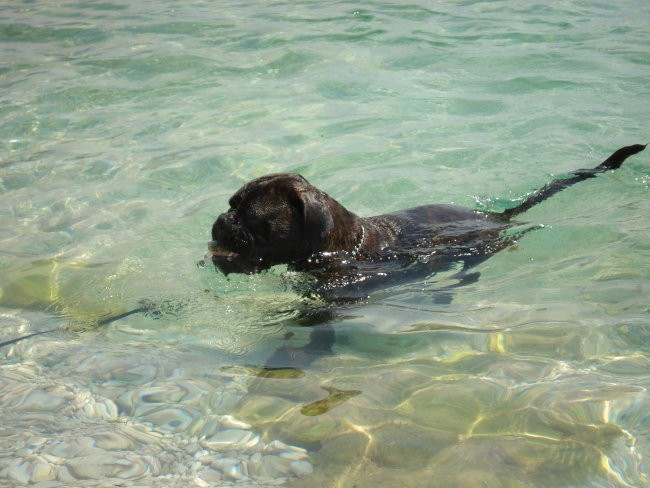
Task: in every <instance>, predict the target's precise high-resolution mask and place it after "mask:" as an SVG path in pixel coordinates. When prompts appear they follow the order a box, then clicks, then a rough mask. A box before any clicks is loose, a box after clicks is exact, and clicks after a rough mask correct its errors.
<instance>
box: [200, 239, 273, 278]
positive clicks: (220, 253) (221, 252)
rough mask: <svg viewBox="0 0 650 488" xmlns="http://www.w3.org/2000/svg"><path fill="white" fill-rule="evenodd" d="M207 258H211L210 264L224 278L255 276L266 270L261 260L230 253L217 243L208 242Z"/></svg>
mask: <svg viewBox="0 0 650 488" xmlns="http://www.w3.org/2000/svg"><path fill="white" fill-rule="evenodd" d="M207 257H211V258H212V263H213V264H214V265H215V266H216V267H217V268H219V270H220V271H221V272H222V273H223V274H224V275H226V276H228V275H229V274H230V273H244V274H255V273H259V272H260V271H262V270H263V269H266V268H268V266H265V265H264V264H263V261H262V259H260V258H256V257H252V256H247V255H243V254H241V253H238V252H234V251H231V250H229V249H227V248H225V247H224V246H222V245H221V244H219V242H217V241H210V242H208V252H207V254H206V258H207Z"/></svg>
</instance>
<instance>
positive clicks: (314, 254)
mask: <svg viewBox="0 0 650 488" xmlns="http://www.w3.org/2000/svg"><path fill="white" fill-rule="evenodd" d="M644 148H645V146H643V145H639V144H637V145H633V146H627V147H623V148H621V149H619V150H618V151H616V152H615V153H614V154H612V155H611V156H610V157H609V158H608V159H607V160H606V161H604V162H603V163H601V164H600V165H598V166H596V167H595V168H593V169H580V170H577V171H574V172H572V173H570V175H569V176H568V177H567V178H564V179H557V180H554V181H551V182H550V183H549V184H547V185H546V186H544V187H543V188H541V189H540V190H539V191H537V192H535V193H533V194H532V195H531V196H529V197H528V198H527V199H526V200H525V201H524V202H523V203H521V204H520V205H517V206H516V207H513V208H510V209H507V210H505V211H503V212H501V213H489V212H479V211H476V210H471V209H467V208H463V207H458V206H454V205H425V206H422V207H415V208H411V209H408V210H403V211H401V212H396V213H391V214H386V215H379V216H377V217H368V218H362V217H359V216H357V215H355V214H354V213H352V212H350V211H349V210H346V209H345V208H344V207H343V206H342V205H341V204H340V203H338V202H337V201H336V200H334V199H333V198H331V197H330V196H328V195H327V194H326V193H324V192H322V191H321V190H319V189H317V188H315V187H314V186H312V185H310V184H309V183H308V182H307V180H305V179H304V178H303V177H302V176H300V175H296V174H273V175H268V176H264V177H262V178H258V179H255V180H252V181H250V182H248V183H246V184H245V185H244V186H243V187H242V188H241V189H239V190H238V191H237V192H236V193H235V194H234V195H233V196H232V198H231V199H230V210H228V211H227V212H225V213H223V214H221V215H220V216H219V217H218V218H217V220H216V222H215V223H214V225H213V226H212V239H213V240H212V241H210V242H209V244H208V248H209V251H210V253H211V257H212V261H213V263H214V264H215V265H216V267H217V268H218V269H220V270H221V271H222V272H223V273H224V274H226V275H227V274H229V273H248V274H252V273H258V272H260V271H262V270H265V269H268V268H270V267H271V266H274V265H276V264H287V265H289V268H290V269H293V270H298V271H305V272H307V273H308V274H310V275H311V276H312V277H313V286H312V287H311V289H310V291H311V292H313V293H316V294H317V295H319V296H320V297H322V298H325V299H328V300H330V301H334V302H336V301H341V300H342V301H347V300H348V299H358V298H364V297H366V296H368V294H369V293H370V291H372V290H374V289H376V288H378V287H382V286H386V285H390V284H392V283H397V282H403V281H407V280H413V279H417V278H421V277H425V276H429V275H431V274H432V273H436V272H440V271H444V270H449V269H452V268H453V266H455V265H456V264H457V263H459V262H462V263H463V264H464V267H463V269H462V271H460V272H459V273H457V274H456V277H457V278H458V279H459V283H458V284H459V285H462V284H465V283H467V282H468V281H471V280H475V279H476V278H477V277H478V273H472V274H468V273H467V272H466V271H467V270H468V269H469V268H471V267H472V266H474V265H476V264H477V263H480V262H481V261H483V260H485V259H487V258H489V257H490V256H491V255H492V254H494V253H496V252H498V251H500V250H501V249H504V248H505V247H507V246H509V245H510V244H512V243H513V242H515V240H516V237H517V234H512V233H511V234H508V233H507V232H506V231H508V230H509V229H512V227H513V226H514V225H515V224H514V223H512V221H511V219H512V218H513V217H515V216H516V215H519V214H521V213H522V212H525V211H526V210H528V209H529V208H531V207H532V206H534V205H536V204H538V203H540V202H541V201H543V200H545V199H547V198H549V197H550V196H552V195H554V194H555V193H557V192H559V191H561V190H564V189H565V188H567V187H569V186H571V185H573V184H575V183H577V182H579V181H582V180H585V179H587V178H592V177H594V176H596V175H597V174H599V173H603V172H606V171H608V170H613V169H617V168H619V167H620V166H621V164H622V163H623V161H625V159H627V158H628V157H629V156H631V155H633V154H636V153H638V152H640V151H642V150H643V149H644ZM448 288H451V287H448ZM441 296H442V297H443V300H444V299H445V296H446V295H444V294H443V295H441ZM158 308H159V307H158V306H156V304H147V303H145V304H144V305H142V306H140V307H138V308H136V309H133V310H131V311H129V312H125V313H122V314H119V315H115V316H113V317H109V318H105V319H102V320H100V321H99V322H98V325H103V324H108V323H111V322H113V321H115V320H119V319H121V318H123V317H126V316H128V315H131V314H135V313H150V314H154V315H155V314H156V313H157V309H158ZM335 316H336V313H335V312H332V311H331V310H330V309H329V308H328V307H324V308H320V309H317V310H315V311H314V310H310V311H309V312H308V313H306V314H303V315H302V316H301V317H300V320H299V321H298V322H299V323H296V325H308V326H318V325H322V324H326V326H325V327H313V332H312V334H311V336H310V342H309V343H308V344H307V345H306V346H303V347H302V348H300V351H299V352H300V353H302V354H303V356H304V359H302V360H301V362H302V363H304V365H306V364H309V363H310V362H311V361H312V360H313V359H314V358H315V357H318V356H320V355H323V354H327V353H329V352H330V348H331V345H332V344H333V341H334V335H333V330H332V329H331V327H328V326H327V323H328V322H330V321H331V319H332V317H335ZM55 331H56V329H52V330H47V331H41V332H35V333H33V334H29V335H25V336H22V337H18V338H16V339H11V340H8V341H5V342H2V343H0V347H3V346H7V345H10V344H15V343H17V342H19V341H21V340H23V339H27V338H29V337H33V336H36V335H40V334H46V333H50V332H55ZM295 358H296V351H295V350H289V349H286V348H280V349H278V350H277V351H276V354H274V356H273V357H272V358H271V359H270V360H269V361H268V363H267V370H268V371H272V370H273V369H275V368H286V367H287V365H291V367H295V364H296V359H295Z"/></svg>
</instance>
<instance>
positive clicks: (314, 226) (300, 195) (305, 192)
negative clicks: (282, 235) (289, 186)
mask: <svg viewBox="0 0 650 488" xmlns="http://www.w3.org/2000/svg"><path fill="white" fill-rule="evenodd" d="M305 182H306V181H305ZM310 186H311V185H310ZM327 199H328V197H327V196H326V195H325V194H324V193H323V192H321V191H319V190H317V189H316V188H314V187H311V188H309V189H301V188H297V189H296V190H295V191H294V192H292V195H291V197H290V201H291V204H292V205H293V206H294V208H295V209H296V211H297V215H298V220H299V222H300V224H301V225H302V228H303V231H304V237H305V239H307V241H308V243H306V244H308V246H309V248H310V249H318V248H320V247H321V246H322V245H323V244H324V243H326V242H327V241H328V236H329V235H330V233H331V232H332V229H333V228H334V220H333V218H332V215H331V213H330V211H329V210H330V207H329V205H328V202H327Z"/></svg>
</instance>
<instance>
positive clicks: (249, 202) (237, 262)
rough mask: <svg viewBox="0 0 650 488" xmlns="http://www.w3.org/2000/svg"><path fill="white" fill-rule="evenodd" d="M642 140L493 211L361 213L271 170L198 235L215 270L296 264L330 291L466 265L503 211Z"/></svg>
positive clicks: (488, 248)
mask: <svg viewBox="0 0 650 488" xmlns="http://www.w3.org/2000/svg"><path fill="white" fill-rule="evenodd" d="M644 148H645V146H644V145H638V144H637V145H633V146H627V147H623V148H621V149H619V150H618V151H616V152H615V153H614V154H612V155H611V156H610V157H609V158H608V159H607V160H606V161H604V162H603V163H601V164H600V165H598V166H596V167H595V168H593V169H580V170H577V171H573V172H572V173H570V175H569V176H568V177H567V178H564V179H556V180H553V181H551V182H550V183H549V184H547V185H546V186H544V187H543V188H541V189H540V190H538V191H537V192H535V193H533V194H532V195H531V196H529V197H528V198H527V199H526V200H525V201H524V202H523V203H521V204H520V205H517V206H516V207H513V208H510V209H507V210H505V211H503V212H500V213H490V212H480V211H477V210H472V209H468V208H463V207H459V206H455V205H425V206H422V207H415V208H410V209H407V210H402V211H400V212H396V213H390V214H386V215H379V216H376V217H368V218H362V217H359V216H357V215H356V214H354V213H353V212H350V211H349V210H347V209H346V208H344V207H343V205H341V204H340V203H338V202H337V201H336V200H334V199H333V198H332V197H330V196H329V195H327V194H326V193H325V192H323V191H321V190H319V189H318V188H316V187H314V186H312V185H311V184H309V182H308V181H307V180H306V179H305V178H303V177H302V176H300V175H297V174H271V175H268V176H263V177H261V178H257V179H254V180H252V181H250V182H248V183H246V184H245V185H244V186H243V187H242V188H240V189H239V190H238V191H237V192H236V193H235V194H234V195H233V196H232V198H230V201H229V204H230V209H229V210H228V211H227V212H225V213H222V214H221V215H219V217H218V218H217V220H216V221H215V222H214V225H213V226H212V241H210V242H209V243H208V249H209V251H210V253H211V255H212V256H211V257H212V262H213V263H214V264H215V266H216V267H217V268H218V269H219V270H221V271H222V272H223V273H224V274H225V275H228V274H230V273H248V274H252V273H258V272H260V271H262V270H266V269H268V268H270V267H271V266H274V265H277V264H287V265H289V268H290V269H292V270H296V271H306V272H308V273H310V274H311V275H312V276H313V277H314V278H315V288H314V290H315V291H316V293H318V294H319V295H320V296H322V297H325V298H330V299H334V300H336V299H347V298H360V297H365V296H367V295H368V293H369V291H370V290H373V289H375V288H377V287H378V286H385V285H387V284H391V283H394V282H398V281H399V282H401V281H404V280H409V279H413V278H417V277H423V276H427V275H430V274H432V273H435V272H438V271H443V270H448V269H451V268H452V266H454V265H456V264H457V263H459V262H462V263H463V264H464V267H463V271H462V272H460V273H458V275H457V277H458V278H459V279H461V280H463V279H469V278H475V277H476V274H474V275H468V274H467V273H466V270H467V269H468V268H470V267H471V266H473V265H475V264H477V263H479V262H481V261H483V260H485V259H487V258H488V257H490V256H491V255H492V254H494V253H496V252H498V251H500V250H501V249H504V248H505V247H507V246H508V245H510V244H512V243H513V242H514V241H515V239H516V237H517V235H516V234H514V235H513V234H512V233H511V234H510V235H508V233H507V232H506V231H508V229H511V228H512V227H513V226H514V224H513V222H512V221H511V219H512V218H513V217H515V216H517V215H519V214H521V213H522V212H525V211H526V210H528V209H529V208H531V207H532V206H534V205H536V204H538V203H540V202H541V201H543V200H545V199H547V198H549V197H550V196H552V195H554V194H555V193H557V192H559V191H561V190H564V189H565V188H567V187H569V186H571V185H573V184H575V183H577V182H579V181H582V180H585V179H587V178H591V177H594V176H596V175H597V174H599V173H603V172H605V171H608V170H613V169H616V168H618V167H620V166H621V164H622V163H623V161H625V159H626V158H627V157H629V156H631V155H633V154H636V153H638V152H640V151H642V150H643V149H644Z"/></svg>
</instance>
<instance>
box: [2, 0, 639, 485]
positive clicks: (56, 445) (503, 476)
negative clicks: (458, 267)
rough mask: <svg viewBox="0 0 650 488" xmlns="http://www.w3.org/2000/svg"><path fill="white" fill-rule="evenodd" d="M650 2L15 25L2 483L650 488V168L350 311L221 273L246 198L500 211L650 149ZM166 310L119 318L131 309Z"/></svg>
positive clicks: (124, 12)
mask: <svg viewBox="0 0 650 488" xmlns="http://www.w3.org/2000/svg"><path fill="white" fill-rule="evenodd" d="M649 5H650V4H648V3H647V2H644V1H640V0H623V1H620V2H616V3H613V2H598V1H571V0H569V1H550V2H532V1H522V2H470V1H440V2H423V1H414V2H394V3H387V2H377V1H363V2H348V1H338V2H305V1H297V2H282V1H256V2H251V1H238V2H231V1H220V2H204V1H195V2H177V1H172V0H159V1H155V2H154V1H138V2H127V1H117V0H107V1H104V2H92V1H84V0H81V1H79V0H75V1H63V2H55V3H53V2H45V1H39V0H34V1H24V2H19V1H12V0H8V1H5V2H3V4H2V6H0V53H1V54H0V243H1V244H0V342H3V341H7V340H10V339H12V338H14V337H19V336H21V335H26V334H30V333H33V332H39V331H44V330H49V329H56V332H53V333H48V334H43V335H38V336H34V337H32V338H29V339H26V340H24V341H21V342H19V343H16V344H11V345H7V346H5V347H2V348H0V418H2V426H1V428H0V486H22V485H28V484H29V485H33V486H43V487H45V486H48V487H50V486H183V487H185V486H199V487H205V486H228V485H229V484H230V483H236V484H237V486H248V485H258V486H275V485H286V486H295V487H308V486H324V487H325V486H332V487H333V486H337V487H353V486H354V487H359V488H360V487H393V486H402V487H405V488H406V487H423V486H426V487H472V486H484V487H508V488H510V487H516V488H520V487H521V488H524V487H526V488H528V487H561V486H571V487H595V486H597V487H632V486H633V487H641V486H650V481H649V478H648V477H649V473H648V462H649V461H648V459H649V457H650V416H649V415H648V412H649V411H650V395H649V393H648V388H649V387H650V346H649V344H650V315H649V311H650V310H649V306H648V303H649V301H648V296H649V294H650V265H649V262H650V259H649V258H650V234H649V231H648V229H649V228H650V212H649V210H650V204H649V199H648V189H649V185H650V164H649V161H650V157H649V156H648V154H649V153H648V152H647V151H646V152H645V153H641V154H639V155H637V156H634V157H632V158H630V159H629V160H628V161H627V162H626V163H625V165H624V167H623V168H622V169H620V170H618V171H617V172H616V173H610V174H605V175H602V176H600V177H598V178H596V179H593V180H589V181H587V182H584V183H581V184H580V185H577V186H575V187H573V188H571V189H570V190H567V191H565V192H562V193H561V194H559V195H557V196H555V197H553V198H552V199H551V200H549V201H547V202H544V203H543V204H542V205H539V206H537V207H535V208H534V209H532V210H531V211H529V212H528V213H527V214H525V215H524V216H523V217H522V218H520V219H519V220H521V221H526V222H530V223H532V224H535V225H539V224H542V225H543V227H542V228H540V229H538V230H536V231H535V232H530V233H528V234H527V235H526V236H524V237H523V238H522V239H521V240H520V241H519V242H518V244H517V245H516V246H513V247H512V248H510V249H507V250H505V251H503V252H501V253H500V254H497V255H495V256H493V257H492V258H491V259H489V260H488V261H486V262H485V263H483V264H481V265H480V266H479V267H477V268H476V270H477V271H479V272H480V273H481V276H480V279H479V280H478V282H476V283H474V284H471V285H468V286H465V287H461V288H458V289H456V290H455V291H454V294H453V296H452V301H451V303H448V304H443V303H440V301H439V300H437V299H436V297H437V296H438V295H437V294H436V290H437V289H439V288H440V287H442V286H445V285H448V284H450V281H451V280H450V279H449V274H446V275H439V276H433V277H431V278H429V279H427V280H426V281H423V282H417V283H410V284H405V285H402V286H397V287H393V288H390V289H387V290H382V291H380V292H377V293H376V294H374V295H373V296H372V297H371V298H370V299H369V300H367V301H366V302H364V303H360V304H356V305H350V306H347V307H337V308H333V309H332V310H331V317H330V320H329V322H328V324H329V325H331V326H332V328H333V329H334V330H335V334H336V344H335V346H334V354H332V355H328V356H322V357H317V358H315V360H313V361H312V362H310V363H309V364H307V363H305V364H306V365H305V366H304V367H300V365H299V364H298V365H297V367H296V369H295V370H292V371H288V372H287V373H290V374H286V375H282V374H277V375H259V374H258V373H259V372H260V368H261V367H262V366H264V365H265V364H266V361H267V360H268V358H270V357H272V356H273V354H274V352H275V351H276V350H277V349H278V348H291V347H295V348H298V349H297V350H298V351H299V348H300V346H301V345H304V344H306V343H307V342H308V340H309V334H310V331H311V329H310V328H309V327H304V326H302V325H304V321H303V320H302V317H303V316H304V315H305V312H307V313H308V312H309V311H310V310H315V309H319V307H321V306H322V304H320V303H318V302H317V301H316V300H310V299H306V298H303V297H301V296H300V295H299V294H298V293H296V292H295V291H294V290H293V288H292V286H291V283H292V282H293V281H295V280H299V277H296V276H294V275H291V274H290V273H287V271H286V270H285V269H282V268H278V269H273V270H271V271H270V272H268V273H265V274H262V275H259V276H252V277H246V276H243V277H237V276H234V277H229V279H225V278H224V277H223V276H222V275H220V274H218V273H216V272H215V271H214V270H212V269H210V268H202V267H200V266H197V262H198V261H199V260H200V259H201V257H202V256H203V253H204V252H205V247H206V241H207V240H209V229H210V226H211V224H212V221H213V219H214V218H215V217H216V215H218V213H220V212H221V211H223V210H224V209H225V207H226V202H227V199H228V197H229V196H230V195H231V194H232V193H233V192H234V191H235V190H236V189H237V188H238V187H239V186H240V185H241V184H242V183H243V182H244V181H246V180H248V179H250V178H252V177H256V176H260V175H263V174H265V173H268V172H279V171H291V172H299V173H302V174H303V175H304V176H306V177H307V178H308V179H309V180H310V181H311V182H312V183H314V184H315V185H316V186H318V187H320V188H322V189H324V190H325V191H327V192H328V193H330V194H331V195H332V196H333V197H335V198H337V199H338V200H339V201H341V202H342V203H343V204H345V205H346V206H347V207H348V208H350V209H351V210H353V211H356V212H357V213H359V214H360V215H365V216H368V215H374V214H378V213H382V212H388V211H392V210H398V209H401V208H405V207H409V206H413V205H418V204H423V203H457V204H461V205H466V206H470V207H478V208H485V207H487V208H503V206H504V205H507V204H508V203H511V202H513V201H516V200H517V199H519V198H521V197H523V196H524V195H526V193H527V192H529V191H531V190H533V189H535V188H538V187H540V186H542V185H543V184H544V183H546V182H547V181H549V179H550V178H551V177H552V175H561V174H564V173H566V172H568V171H571V170H573V169H576V168H581V167H589V166H594V165H596V164H598V163H599V162H601V161H602V160H603V159H604V158H605V157H607V156H608V155H609V154H610V153H611V152H613V151H614V150H615V149H617V148H619V147H620V146H623V145H627V144H634V143H646V142H648V138H649V132H648V127H650V110H648V108H649V107H650V91H649V84H648V80H649V79H650V6H649ZM142 303H148V304H150V305H151V310H149V312H147V313H138V314H133V315H130V316H127V317H125V318H123V319H121V320H117V321H114V322H111V323H109V324H106V325H103V326H101V325H98V321H99V320H101V319H102V318H105V317H110V316H112V315H115V314H119V313H122V312H126V311H129V310H131V309H134V308H137V307H139V306H141V304H142Z"/></svg>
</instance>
